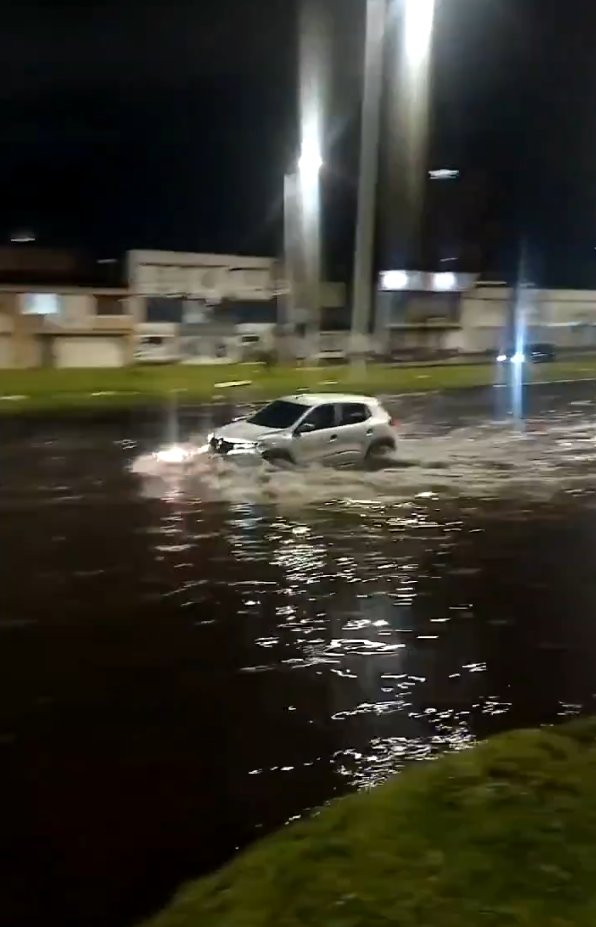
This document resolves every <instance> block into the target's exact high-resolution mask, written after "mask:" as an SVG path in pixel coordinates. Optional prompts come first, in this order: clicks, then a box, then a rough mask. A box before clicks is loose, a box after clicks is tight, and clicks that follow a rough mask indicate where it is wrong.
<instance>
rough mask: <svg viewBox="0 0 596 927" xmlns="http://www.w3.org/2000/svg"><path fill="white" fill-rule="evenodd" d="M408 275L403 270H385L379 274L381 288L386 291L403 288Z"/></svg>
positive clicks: (405, 286)
mask: <svg viewBox="0 0 596 927" xmlns="http://www.w3.org/2000/svg"><path fill="white" fill-rule="evenodd" d="M409 282H410V277H409V274H408V273H407V271H405V270H386V271H384V272H383V273H382V274H381V288H382V289H383V290H386V291H387V292H391V291H392V290H405V289H407V287H408V283H409Z"/></svg>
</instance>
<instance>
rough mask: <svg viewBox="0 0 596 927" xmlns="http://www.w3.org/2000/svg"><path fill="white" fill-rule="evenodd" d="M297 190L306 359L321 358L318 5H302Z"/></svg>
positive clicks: (322, 28)
mask: <svg viewBox="0 0 596 927" xmlns="http://www.w3.org/2000/svg"><path fill="white" fill-rule="evenodd" d="M299 54H300V65H299V69H300V74H299V83H300V100H299V110H300V132H299V138H300V154H299V158H298V189H299V201H300V217H301V245H302V247H301V252H302V255H301V256H302V260H303V273H304V284H305V286H304V303H305V306H304V308H305V309H306V312H307V315H306V339H307V344H306V354H307V356H310V358H311V359H312V360H315V359H316V358H317V356H318V353H319V334H320V327H321V184H320V181H321V168H322V167H323V148H324V143H325V116H326V111H327V97H328V90H329V74H328V68H329V57H330V56H329V30H328V24H327V20H326V17H325V13H324V9H323V5H322V4H321V3H320V2H319V0H301V4H300V43H299Z"/></svg>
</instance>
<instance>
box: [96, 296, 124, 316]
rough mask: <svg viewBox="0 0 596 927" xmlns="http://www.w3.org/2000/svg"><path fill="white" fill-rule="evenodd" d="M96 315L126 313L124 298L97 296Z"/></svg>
mask: <svg viewBox="0 0 596 927" xmlns="http://www.w3.org/2000/svg"><path fill="white" fill-rule="evenodd" d="M95 314H96V315H126V308H125V303H124V299H123V298H122V297H121V296H111V295H109V294H108V295H104V296H96V297H95Z"/></svg>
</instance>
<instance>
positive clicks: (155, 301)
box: [145, 296, 184, 325]
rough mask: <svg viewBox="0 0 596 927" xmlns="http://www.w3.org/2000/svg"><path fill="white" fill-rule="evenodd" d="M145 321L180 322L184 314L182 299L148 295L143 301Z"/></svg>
mask: <svg viewBox="0 0 596 927" xmlns="http://www.w3.org/2000/svg"><path fill="white" fill-rule="evenodd" d="M145 306H146V309H145V321H147V322H151V323H169V324H170V325H172V324H178V325H179V324H180V323H181V322H182V318H183V314H184V301H183V300H181V299H167V298H166V297H162V296H153V297H149V299H147V301H146V303H145Z"/></svg>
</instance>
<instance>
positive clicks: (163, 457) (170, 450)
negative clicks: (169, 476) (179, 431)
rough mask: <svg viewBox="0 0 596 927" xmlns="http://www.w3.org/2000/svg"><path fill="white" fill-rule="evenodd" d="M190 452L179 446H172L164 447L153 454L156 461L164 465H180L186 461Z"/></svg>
mask: <svg viewBox="0 0 596 927" xmlns="http://www.w3.org/2000/svg"><path fill="white" fill-rule="evenodd" d="M190 456H191V452H190V451H189V450H188V449H187V448H184V447H180V445H179V444H173V445H172V446H171V447H165V448H163V450H161V451H157V452H156V454H155V457H156V459H157V460H158V461H159V462H160V463H164V464H182V463H184V462H185V461H186V460H188V459H189V458H190Z"/></svg>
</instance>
